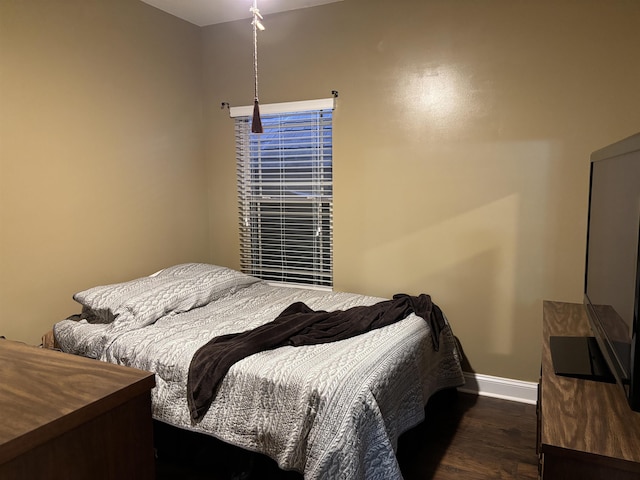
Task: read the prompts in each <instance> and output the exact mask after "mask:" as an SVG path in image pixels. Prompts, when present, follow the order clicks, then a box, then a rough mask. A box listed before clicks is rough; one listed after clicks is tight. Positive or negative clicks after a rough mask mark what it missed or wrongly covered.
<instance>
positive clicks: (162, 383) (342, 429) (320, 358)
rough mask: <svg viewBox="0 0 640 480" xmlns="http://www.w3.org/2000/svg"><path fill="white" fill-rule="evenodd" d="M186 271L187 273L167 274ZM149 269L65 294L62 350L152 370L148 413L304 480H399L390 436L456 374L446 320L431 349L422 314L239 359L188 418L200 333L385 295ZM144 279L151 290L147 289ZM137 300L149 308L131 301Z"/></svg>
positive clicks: (218, 270) (223, 273) (419, 415)
mask: <svg viewBox="0 0 640 480" xmlns="http://www.w3.org/2000/svg"><path fill="white" fill-rule="evenodd" d="M185 269H187V270H188V269H191V273H190V274H189V275H192V276H189V275H182V276H181V274H175V272H184V271H185ZM167 272H169V273H167ZM171 272H173V273H171ZM194 272H195V273H194ZM202 272H209V273H208V274H207V277H206V280H205V281H203V282H201V280H202V278H205V277H203V276H202V275H201V273H202ZM211 272H214V273H211ZM174 274H175V275H174ZM193 275H195V276H197V275H201V276H200V277H198V280H197V281H194V278H195V277H194V276H193ZM174 277H176V278H177V279H178V281H176V278H174ZM153 278H154V279H156V280H151V281H149V280H146V279H140V280H141V282H139V283H144V285H143V286H142V287H141V286H140V285H139V284H136V283H135V281H132V282H126V283H125V284H119V285H118V286H106V287H96V290H92V289H90V290H88V291H85V292H82V293H79V294H76V296H74V298H76V300H78V301H79V303H81V304H83V313H85V315H81V316H80V317H78V318H79V319H78V318H76V319H67V320H63V321H61V322H59V323H57V324H56V325H55V326H54V334H55V337H56V340H57V342H58V344H59V345H60V347H61V349H62V350H63V351H66V352H69V353H75V354H81V355H85V356H90V357H93V358H97V359H99V360H103V361H107V362H111V363H116V364H120V365H126V366H130V367H135V368H139V369H142V370H147V371H151V372H154V373H155V376H156V387H155V388H154V389H153V391H152V408H153V417H154V418H155V419H156V420H159V421H162V422H165V423H168V424H170V425H174V426H176V427H179V428H183V429H187V430H192V431H197V432H201V433H205V434H208V435H212V436H214V437H216V438H218V439H221V440H223V441H226V442H228V443H231V444H234V445H237V446H239V447H242V448H245V449H248V450H251V451H256V452H260V453H263V454H266V455H268V456H270V457H271V458H273V459H274V460H275V461H276V462H277V463H278V465H279V466H280V468H282V469H285V470H296V471H299V472H301V473H303V474H304V477H305V479H307V480H316V479H327V478H331V479H341V478H344V479H350V480H354V479H355V480H358V479H361V480H364V479H367V480H371V479H380V480H383V479H384V480H390V479H401V478H402V474H401V472H400V468H399V465H398V462H397V460H396V456H395V451H396V448H397V441H398V437H399V436H400V434H401V433H403V432H404V431H406V430H408V429H409V428H411V427H413V426H415V425H417V424H418V423H420V422H421V421H423V419H424V406H425V404H426V402H427V400H428V399H429V397H430V396H431V395H432V394H433V393H435V392H436V391H438V390H441V389H443V388H448V387H455V386H459V385H461V384H462V383H464V380H463V375H462V371H461V367H460V354H459V352H458V349H457V344H456V341H455V338H454V336H453V333H452V331H451V326H450V325H449V324H448V323H447V324H446V326H445V328H444V329H443V330H442V331H441V332H440V338H439V348H438V349H437V350H435V349H434V346H433V342H432V341H431V337H430V335H431V332H430V330H429V327H428V324H427V322H425V320H424V319H422V318H420V317H418V316H416V315H415V314H411V315H409V316H408V317H406V318H405V319H404V320H401V321H399V322H397V323H394V324H391V325H388V326H386V327H383V328H380V329H376V330H372V331H370V332H367V333H365V334H362V335H358V336H356V337H353V338H349V339H346V340H341V341H338V342H332V343H326V344H320V345H307V346H299V347H293V346H285V347H280V348H277V349H274V350H269V351H264V352H260V353H257V354H254V355H251V356H249V357H246V358H244V359H243V360H240V361H239V362H237V363H235V364H234V365H233V366H232V367H231V368H230V370H229V371H228V373H227V374H226V376H225V377H224V379H223V380H222V382H221V384H220V386H219V389H218V391H217V393H216V395H215V398H214V400H213V403H212V404H211V406H210V407H209V410H208V411H207V413H206V414H205V415H204V417H203V418H202V419H201V420H199V421H197V422H196V421H194V420H193V419H192V418H191V415H190V412H189V408H188V404H187V399H186V398H187V390H186V389H187V376H188V371H189V364H190V361H191V358H192V357H193V355H194V353H195V352H196V351H197V350H198V349H199V348H200V347H201V346H202V345H204V344H205V343H207V342H208V341H209V340H210V339H212V338H215V337H217V336H220V335H225V334H229V333H236V332H241V331H246V330H249V329H252V328H255V327H257V326H260V325H263V324H265V323H267V322H270V321H272V320H273V319H274V318H276V317H277V316H278V314H279V313H280V312H282V311H283V310H284V309H285V308H286V307H287V306H289V305H291V304H292V303H294V302H299V301H301V302H304V303H305V304H307V305H308V306H309V307H311V308H313V309H316V310H327V311H332V310H344V309H347V308H350V307H353V306H359V305H373V304H375V303H377V302H379V301H381V300H384V299H382V298H379V297H372V296H364V295H358V294H352V293H343V292H327V291H318V290H311V289H303V288H291V287H288V286H276V285H272V284H269V283H266V282H264V281H261V280H258V279H255V278H253V277H249V276H244V275H243V274H240V272H235V271H232V270H228V269H224V268H222V267H216V266H207V265H203V264H187V265H182V266H177V267H173V270H172V269H167V271H166V272H165V271H163V272H161V274H160V275H159V276H158V277H153ZM211 278H214V280H211ZM185 281H186V283H185ZM154 282H155V283H154ZM199 282H200V283H199ZM151 284H153V285H152V288H156V289H157V288H159V290H155V291H154V293H151V290H150V289H149V288H150V287H149V285H151ZM158 285H160V287H158ZM167 285H170V286H167ZM185 285H186V286H185ZM212 285H213V286H212ZM221 285H222V286H221ZM100 288H102V289H103V290H100ZM183 290H186V291H187V293H186V294H185V293H184V292H182V293H181V291H183ZM114 291H117V292H115V293H114ZM105 292H106V293H105ZM123 292H125V293H123ZM141 292H142V293H141ZM158 292H160V293H158ZM167 292H169V293H167ZM176 295H177V297H176ZM106 297H109V298H108V299H106ZM169 297H170V298H169ZM105 299H106V300H105ZM194 299H195V300H194ZM145 301H148V302H150V303H151V305H150V306H149V305H145V306H144V307H139V305H141V304H143V303H144V302H145ZM91 302H93V303H92V305H93V306H94V307H96V306H98V307H100V308H94V309H93V310H92V309H91V308H90V307H87V305H89V304H91ZM108 305H112V307H109V306H108ZM113 306H115V308H113ZM96 312H98V314H96ZM105 312H106V314H105ZM141 312H142V313H141Z"/></svg>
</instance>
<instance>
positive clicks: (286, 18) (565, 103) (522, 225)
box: [204, 0, 640, 381]
mask: <svg viewBox="0 0 640 480" xmlns="http://www.w3.org/2000/svg"><path fill="white" fill-rule="evenodd" d="M264 23H265V25H266V27H267V30H266V31H265V32H264V33H261V34H260V39H259V43H260V55H259V60H260V62H259V64H260V101H261V103H263V104H264V103H271V102H282V101H292V100H303V99H312V98H323V97H328V96H330V92H331V90H332V89H335V90H338V91H339V95H340V96H339V98H338V106H337V108H336V110H335V117H334V145H335V150H334V176H335V178H334V182H335V199H334V200H335V204H334V218H335V223H334V225H335V242H334V247H335V248H334V250H335V256H334V263H335V287H336V289H338V290H348V291H356V292H363V293H367V294H375V295H381V296H390V295H392V294H393V293H396V292H406V293H413V294H416V293H420V292H426V293H429V294H431V295H432V297H433V299H434V301H435V302H436V303H438V304H439V305H440V306H441V307H442V308H443V310H444V311H445V313H446V314H447V315H448V317H449V319H450V321H451V323H452V325H453V327H454V332H455V333H456V334H457V336H458V337H459V338H460V340H461V342H462V346H463V348H464V350H465V352H466V354H467V356H468V359H469V362H470V368H471V369H473V370H474V371H476V372H478V373H482V374H488V375H496V376H501V377H508V378H516V379H522V380H532V381H533V380H536V379H537V377H538V374H539V359H540V356H539V351H540V342H541V310H542V300H543V299H555V300H564V301H574V302H580V301H581V292H582V290H581V289H582V281H583V264H584V261H583V257H584V247H585V225H586V205H587V191H588V163H589V155H590V153H591V152H592V151H593V150H596V149H597V148H600V147H602V146H604V145H606V144H609V143H611V142H613V141H616V140H619V139H621V138H624V137H626V136H629V135H631V134H633V133H636V132H638V131H640V108H639V106H640V89H639V88H638V85H640V62H638V61H637V58H636V57H637V47H638V45H640V28H638V25H640V4H639V3H638V2H637V1H635V0H628V1H624V0H617V1H608V2H602V1H600V0H591V1H575V0H546V1H536V2H529V1H524V0H522V1H513V0H486V1H482V2H479V1H441V0H421V1H408V0H380V1H374V2H372V1H367V0H345V1H344V2H339V3H334V4H331V5H326V6H321V7H315V8H311V9H306V10H299V11H294V12H287V13H282V14H277V15H270V16H267V17H266V18H265V22H264ZM250 28H251V27H250V25H249V23H248V22H247V21H240V22H233V23H228V24H223V25H215V26H211V27H207V28H205V29H204V52H205V62H204V63H205V79H206V80H205V86H206V107H207V110H206V115H207V122H206V123H207V127H208V137H207V139H208V142H209V143H208V159H209V167H210V169H211V170H210V173H209V178H210V181H211V185H212V188H211V190H210V192H211V193H210V200H209V205H211V206H215V208H213V209H212V210H211V211H210V218H211V226H212V229H213V230H214V234H213V236H212V243H213V247H214V253H213V261H214V262H216V263H223V264H232V265H233V264H236V265H237V255H238V254H237V249H238V246H237V235H236V225H237V220H236V204H235V198H236V196H235V195H236V194H235V183H234V181H235V169H234V160H233V158H234V149H233V148H234V146H233V130H232V128H233V127H232V121H231V120H230V119H229V118H228V114H227V112H226V111H225V110H221V109H220V103H221V102H223V101H226V102H230V103H231V105H247V104H250V103H251V102H252V99H253V84H252V63H251V51H252V50H251V49H252V46H251V31H250Z"/></svg>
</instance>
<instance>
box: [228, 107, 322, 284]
mask: <svg viewBox="0 0 640 480" xmlns="http://www.w3.org/2000/svg"><path fill="white" fill-rule="evenodd" d="M262 126H263V128H264V133H262V134H253V133H251V118H250V117H236V119H235V135H236V159H237V173H238V194H239V219H240V263H241V269H242V271H243V272H245V273H248V274H250V275H254V276H256V277H259V278H262V279H265V280H269V281H276V282H287V283H296V284H305V285H317V286H323V287H331V286H332V284H333V170H332V164H333V147H332V143H333V142H332V111H331V110H314V111H304V112H295V113H284V114H273V115H262Z"/></svg>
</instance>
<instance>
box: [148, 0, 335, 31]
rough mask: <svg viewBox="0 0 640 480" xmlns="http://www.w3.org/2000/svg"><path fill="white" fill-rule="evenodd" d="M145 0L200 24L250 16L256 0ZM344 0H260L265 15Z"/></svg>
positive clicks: (202, 25)
mask: <svg viewBox="0 0 640 480" xmlns="http://www.w3.org/2000/svg"><path fill="white" fill-rule="evenodd" d="M142 1H143V2H144V3H148V4H149V5H153V6H154V7H156V8H159V9H160V10H164V11H165V12H167V13H170V14H171V15H175V16H176V17H180V18H182V19H184V20H186V21H188V22H191V23H193V24H195V25H198V26H200V27H204V26H206V25H213V24H214V23H223V22H231V21H233V20H241V19H243V18H250V17H251V13H250V12H249V8H250V7H252V6H253V0H142ZM341 1H343V0H259V1H258V9H259V10H260V13H262V14H263V15H265V14H269V13H276V12H284V11H286V10H296V9H299V8H307V7H315V6H316V5H323V4H325V3H333V2H341Z"/></svg>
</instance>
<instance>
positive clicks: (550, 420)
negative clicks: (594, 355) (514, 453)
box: [538, 301, 640, 480]
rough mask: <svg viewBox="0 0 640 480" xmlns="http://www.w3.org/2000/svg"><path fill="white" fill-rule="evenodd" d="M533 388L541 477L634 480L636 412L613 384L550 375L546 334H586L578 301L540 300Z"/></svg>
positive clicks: (638, 438)
mask: <svg viewBox="0 0 640 480" xmlns="http://www.w3.org/2000/svg"><path fill="white" fill-rule="evenodd" d="M543 316H544V318H543V348H542V371H541V372H542V373H541V378H540V387H539V392H538V396H539V399H538V452H539V454H540V460H541V474H542V478H543V480H556V479H567V480H573V479H580V480H590V479H606V480H632V479H633V480H638V479H640V413H637V412H633V411H632V410H631V408H630V407H629V405H628V403H627V401H626V399H625V397H624V394H623V392H622V389H621V388H620V387H619V386H618V385H615V384H609V383H600V382H594V381H590V380H580V379H576V378H568V377H561V376H557V375H555V373H554V371H553V363H552V360H551V352H550V350H549V337H550V336H552V335H560V336H563V335H564V336H590V335H592V333H591V329H590V327H589V322H588V319H587V316H586V311H585V309H584V306H583V305H582V304H576V303H564V302H550V301H545V302H544V307H543Z"/></svg>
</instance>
